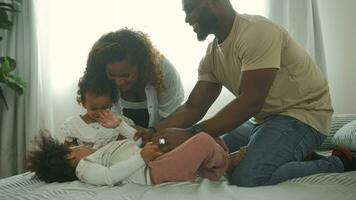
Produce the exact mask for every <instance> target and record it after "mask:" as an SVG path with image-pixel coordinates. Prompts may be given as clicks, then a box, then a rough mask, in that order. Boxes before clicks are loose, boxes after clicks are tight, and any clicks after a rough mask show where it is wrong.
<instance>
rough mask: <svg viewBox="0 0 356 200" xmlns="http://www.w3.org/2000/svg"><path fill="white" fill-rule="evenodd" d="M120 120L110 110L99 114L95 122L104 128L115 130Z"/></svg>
mask: <svg viewBox="0 0 356 200" xmlns="http://www.w3.org/2000/svg"><path fill="white" fill-rule="evenodd" d="M121 120H122V119H121V118H120V117H118V116H116V115H115V114H114V113H113V112H112V111H111V110H104V111H102V112H101V113H100V114H99V117H98V119H97V121H98V122H99V123H100V124H101V125H102V126H103V127H105V128H116V127H118V126H120V123H121Z"/></svg>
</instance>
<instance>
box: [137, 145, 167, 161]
mask: <svg viewBox="0 0 356 200" xmlns="http://www.w3.org/2000/svg"><path fill="white" fill-rule="evenodd" d="M162 154H163V153H162V152H161V151H160V150H159V148H158V146H157V145H155V144H153V143H152V142H148V143H147V144H146V145H145V146H144V147H143V148H142V150H141V157H142V159H143V160H144V161H145V162H146V163H148V162H149V161H151V160H154V159H155V158H157V157H158V156H160V155H162Z"/></svg>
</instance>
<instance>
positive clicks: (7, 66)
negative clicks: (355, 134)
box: [0, 57, 11, 77]
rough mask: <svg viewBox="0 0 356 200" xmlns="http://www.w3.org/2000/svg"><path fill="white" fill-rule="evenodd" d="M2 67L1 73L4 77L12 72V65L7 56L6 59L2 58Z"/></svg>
mask: <svg viewBox="0 0 356 200" xmlns="http://www.w3.org/2000/svg"><path fill="white" fill-rule="evenodd" d="M0 69H1V70H0V74H1V75H3V76H4V77H6V76H8V74H9V73H10V72H11V65H10V62H9V60H8V59H7V57H4V61H2V60H1V68H0ZM1 75H0V76H1Z"/></svg>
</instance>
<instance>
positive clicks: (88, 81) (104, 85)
mask: <svg viewBox="0 0 356 200" xmlns="http://www.w3.org/2000/svg"><path fill="white" fill-rule="evenodd" d="M78 88H79V89H78V91H77V102H78V103H81V104H83V102H84V101H85V94H88V93H91V94H94V95H97V96H108V97H109V98H110V99H111V101H112V102H116V101H117V100H118V91H117V87H116V85H115V83H114V82H112V81H111V80H109V79H107V78H106V76H101V75H100V74H98V75H96V76H89V74H84V76H83V77H81V78H80V80H79V82H78Z"/></svg>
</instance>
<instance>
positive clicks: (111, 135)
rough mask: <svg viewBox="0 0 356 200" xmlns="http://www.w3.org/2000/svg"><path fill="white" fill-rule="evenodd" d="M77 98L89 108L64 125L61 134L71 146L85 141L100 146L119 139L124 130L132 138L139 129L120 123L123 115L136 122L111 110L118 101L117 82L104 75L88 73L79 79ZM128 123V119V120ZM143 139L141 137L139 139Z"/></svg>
mask: <svg viewBox="0 0 356 200" xmlns="http://www.w3.org/2000/svg"><path fill="white" fill-rule="evenodd" d="M78 87H79V89H78V92H77V94H78V97H77V101H78V103H79V104H81V105H82V106H83V107H84V108H85V109H86V113H85V114H84V115H78V116H74V117H70V118H68V119H67V120H66V121H65V122H64V124H63V125H62V127H61V128H60V131H59V135H57V136H58V138H59V139H60V141H64V142H65V144H66V145H68V146H77V145H80V144H82V145H85V146H87V147H91V148H93V149H98V148H100V147H102V146H104V145H106V144H108V143H109V142H111V141H114V140H116V139H117V137H118V136H119V135H120V133H121V137H122V133H127V134H128V135H124V137H129V138H132V137H133V135H134V134H135V132H136V130H135V129H134V128H132V127H131V126H129V125H127V126H119V124H120V122H121V120H122V119H124V120H125V121H127V122H129V123H131V124H132V121H131V120H129V119H128V118H125V117H117V116H115V115H114V114H113V113H112V112H111V111H110V108H111V107H112V104H113V102H116V101H117V89H116V86H115V85H114V84H113V83H112V82H110V81H109V80H107V79H105V78H104V77H103V78H100V76H96V77H89V76H88V75H87V74H84V76H83V77H82V78H81V79H80V80H79V83H78ZM125 124H126V123H125ZM138 142H140V141H138Z"/></svg>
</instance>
